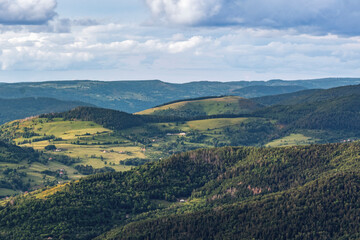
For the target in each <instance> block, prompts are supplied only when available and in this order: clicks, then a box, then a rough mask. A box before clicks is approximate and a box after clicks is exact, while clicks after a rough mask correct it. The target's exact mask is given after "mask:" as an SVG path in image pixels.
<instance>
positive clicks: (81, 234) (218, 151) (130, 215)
mask: <svg viewBox="0 0 360 240" xmlns="http://www.w3.org/2000/svg"><path fill="white" fill-rule="evenodd" d="M359 160H360V144H358V143H351V144H326V145H309V146H302V147H300V146H296V147H286V148H254V147H224V148H215V149H203V150H196V151H192V152H187V153H181V154H178V155H175V156H173V157H171V158H169V159H167V160H164V161H160V162H157V163H148V164H145V165H143V166H140V167H137V168H135V169H133V170H131V171H128V172H123V173H120V172H109V173H103V174H96V175H92V176H89V177H87V178H84V179H81V180H80V181H79V182H72V183H71V184H70V185H67V186H66V187H64V188H63V189H62V190H60V191H58V192H56V193H54V194H53V195H49V196H48V197H47V198H46V199H45V200H44V199H37V198H36V196H33V195H28V196H25V197H24V196H23V197H18V198H16V199H14V200H13V201H12V202H8V203H7V205H6V206H4V207H2V208H1V210H0V236H1V237H2V238H4V239H42V238H48V237H52V238H54V239H92V238H95V237H97V236H100V235H101V236H100V237H99V239H139V238H140V239H154V238H157V239H204V238H209V239H212V238H214V239H224V238H230V239H231V238H233V239H249V238H250V239H251V238H255V239H329V238H343V239H356V238H358V237H359V235H358V232H359V225H358V220H359V208H358V206H359V200H358V199H359V197H360V196H359V188H360V175H359V174H360V172H359V170H358V169H359ZM180 199H186V201H187V202H186V203H180V202H179V200H180ZM102 234H103V235H102Z"/></svg>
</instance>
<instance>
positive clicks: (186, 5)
mask: <svg viewBox="0 0 360 240" xmlns="http://www.w3.org/2000/svg"><path fill="white" fill-rule="evenodd" d="M221 2H222V0H146V3H147V4H148V6H149V7H150V9H151V11H152V13H153V14H154V16H156V17H158V18H161V19H162V20H164V21H170V22H174V23H177V24H194V23H198V22H201V21H203V20H206V19H207V18H209V17H211V16H214V15H215V14H217V13H218V12H219V11H220V8H221Z"/></svg>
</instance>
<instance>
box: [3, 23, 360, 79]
mask: <svg viewBox="0 0 360 240" xmlns="http://www.w3.org/2000/svg"><path fill="white" fill-rule="evenodd" d="M15 29H16V30H12V29H10V28H6V29H3V31H2V33H1V34H0V46H1V47H0V68H1V69H2V75H3V76H4V74H5V73H6V72H11V71H19V70H26V71H31V72H34V71H62V72H64V73H66V72H69V74H70V72H73V71H78V74H77V76H80V75H81V74H79V73H80V72H82V76H83V78H88V79H93V78H95V77H97V78H100V79H104V78H105V77H104V78H101V74H100V73H101V72H102V71H107V73H108V74H110V73H111V72H112V73H113V74H115V73H116V75H113V77H112V79H115V78H120V79H121V78H125V77H124V76H133V77H131V78H145V79H149V78H163V79H164V80H171V79H175V78H176V79H179V78H182V77H183V76H184V77H186V80H239V79H243V78H246V79H251V78H255V79H258V78H265V79H268V78H272V77H274V78H281V77H286V78H297V77H299V76H300V77H306V76H307V77H319V76H339V75H343V76H344V75H346V76H354V75H356V74H357V73H358V74H360V70H359V68H358V66H360V37H344V36H338V35H333V34H331V35H323V36H313V35H309V34H302V35H297V34H294V32H293V31H291V30H270V29H262V30H261V29H252V28H246V29H243V28H240V29H236V28H216V29H208V28H189V31H188V32H182V31H178V30H176V28H172V29H169V30H168V32H166V33H163V31H162V29H161V28H160V29H159V28H156V27H148V26H147V27H139V26H137V27H136V26H135V27H134V26H133V25H131V26H127V25H123V24H113V23H109V24H99V25H96V26H84V25H77V26H72V29H71V31H65V32H60V33H57V32H54V31H53V32H41V31H39V32H30V31H29V30H28V29H27V28H24V27H23V28H18V27H16V28H15ZM159 31H160V33H161V34H159ZM94 71H98V73H97V74H98V75H91V74H93V73H94ZM121 73H124V74H125V73H126V74H127V75H121ZM118 74H120V75H118ZM108 76H109V75H108ZM292 76H293V77H292ZM108 78H109V77H108ZM110 78H111V77H110ZM183 80H184V79H183Z"/></svg>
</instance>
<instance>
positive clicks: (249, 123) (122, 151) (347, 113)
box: [0, 86, 360, 195]
mask: <svg viewBox="0 0 360 240" xmlns="http://www.w3.org/2000/svg"><path fill="white" fill-rule="evenodd" d="M357 88H358V86H350V87H341V88H335V89H329V90H321V92H319V91H313V92H312V93H311V94H312V96H306V99H308V101H305V102H303V100H301V101H299V102H300V103H297V104H291V105H274V106H269V107H262V108H261V107H260V106H261V105H259V104H254V103H253V101H250V100H247V99H243V98H240V97H233V96H231V97H213V98H202V99H193V100H187V101H177V102H174V103H170V104H168V105H164V106H160V107H158V108H155V109H150V110H149V111H148V112H147V113H151V112H152V113H153V114H152V115H149V114H143V115H141V114H128V113H125V112H120V111H116V110H110V109H101V108H94V107H78V108H75V109H73V110H70V111H67V112H62V113H51V114H43V115H40V116H39V117H35V118H29V119H25V120H18V121H14V122H10V123H7V124H4V125H3V126H1V127H0V139H2V140H4V141H7V142H11V143H16V144H17V145H19V146H23V147H32V148H34V149H35V150H38V151H43V152H45V153H47V154H52V155H54V156H57V157H60V158H62V157H64V158H65V159H75V160H74V161H71V162H69V163H68V164H62V166H60V165H56V164H55V165H54V164H53V166H54V167H53V166H49V167H46V166H41V169H43V170H42V171H37V172H36V171H35V172H36V174H37V180H36V181H35V182H36V183H37V184H35V183H34V184H31V187H33V186H36V185H43V184H44V181H41V180H40V179H39V175H40V174H39V173H41V172H43V175H42V176H45V177H44V179H51V181H55V179H56V178H53V176H52V175H54V171H57V170H59V169H65V168H66V169H67V172H68V174H67V178H68V179H67V181H70V180H74V179H77V178H78V177H79V176H82V175H89V174H94V173H98V172H99V171H105V170H106V171H125V170H129V169H130V168H131V167H134V166H138V165H142V164H144V163H147V162H152V161H158V160H159V159H164V158H167V157H169V156H170V155H172V154H174V153H181V152H185V151H189V150H194V149H199V148H208V147H221V146H238V145H242V146H291V145H306V144H313V143H327V142H343V141H349V140H350V141H354V140H357V139H359V136H360V125H359V123H360V108H359V106H360V95H356V94H352V93H354V92H357V91H356V90H358V89H357ZM294 94H295V95H296V96H299V95H298V93H294ZM347 94H350V95H347ZM342 95H344V96H342ZM304 96H305V95H301V96H300V98H301V99H305V97H304ZM339 96H340V97H339ZM294 99H295V98H294ZM294 101H295V100H294ZM287 102H290V100H289V101H287ZM170 107H171V108H170ZM169 108H170V110H168V109H169ZM162 109H163V110H162ZM191 109H192V110H193V111H192V112H191V111H190V110H191ZM195 109H197V111H195ZM245 109H246V110H245ZM244 111H245V112H246V111H247V112H248V113H246V114H245V113H244V114H243V115H241V114H240V115H236V113H237V114H239V113H241V112H244ZM250 111H253V112H250ZM157 112H160V113H163V114H159V115H157ZM185 113H187V114H185ZM190 113H191V114H190ZM200 113H201V114H200ZM204 113H206V114H209V115H210V116H205V114H204ZM229 113H233V114H234V113H235V115H231V114H229ZM196 114H198V115H196ZM211 114H225V115H226V114H229V115H226V116H225V115H223V116H221V115H211ZM49 148H50V149H49ZM64 165H66V166H64ZM7 167H8V165H7V164H4V165H0V171H3V170H4V169H6V168H7ZM18 167H25V169H24V170H23V171H22V172H24V173H27V172H28V174H31V172H32V171H33V170H31V169H32V168H31V166H30V165H28V164H27V163H26V162H22V163H17V165H13V166H12V167H11V169H16V168H18ZM44 171H49V172H44ZM36 174H35V175H36ZM21 181H22V182H23V183H26V181H28V180H27V178H22V180H21ZM24 181H25V182H24ZM49 181H50V180H49ZM10 190H11V191H10ZM13 190H14V189H12V188H8V189H5V188H3V189H2V193H1V191H0V193H1V194H3V195H5V193H9V194H8V195H12V194H13V193H14V192H13ZM19 190H20V189H17V190H16V189H15V191H19Z"/></svg>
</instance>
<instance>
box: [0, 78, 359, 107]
mask: <svg viewBox="0 0 360 240" xmlns="http://www.w3.org/2000/svg"><path fill="white" fill-rule="evenodd" d="M354 84H360V79H356V78H326V79H313V80H297V81H284V80H270V81H236V82H208V81H201V82H191V83H184V84H174V83H167V82H162V81H159V80H151V81H108V82H102V81H51V82H28V83H4V84H0V98H25V97H49V98H56V99H60V100H64V101H82V102H87V103H91V104H94V105H96V106H98V107H102V108H111V109H116V110H121V111H125V112H138V111H142V110H145V109H148V108H151V107H154V106H157V105H160V104H163V103H166V102H170V101H174V100H178V99H187V98H196V97H204V96H222V95H234V94H233V93H232V92H233V91H235V90H238V89H241V88H244V87H249V86H274V87H275V86H278V87H280V88H288V89H290V88H292V87H291V86H300V87H303V88H308V89H313V88H332V87H337V86H344V85H354ZM284 86H290V87H284ZM272 89H274V88H272ZM263 90H264V91H263ZM263 90H262V91H261V94H260V95H253V97H256V96H263V95H271V94H273V91H272V90H271V91H270V90H269V91H268V90H266V89H263ZM296 90H297V89H292V90H291V91H296ZM240 96H241V95H240Z"/></svg>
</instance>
